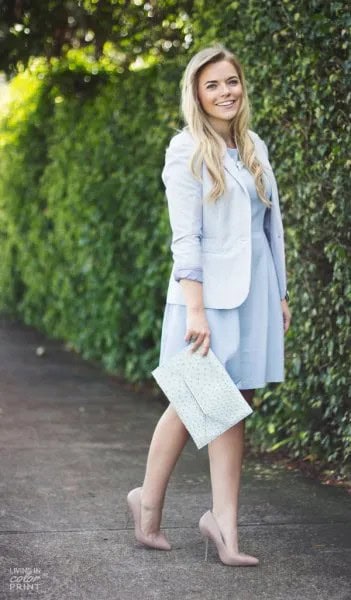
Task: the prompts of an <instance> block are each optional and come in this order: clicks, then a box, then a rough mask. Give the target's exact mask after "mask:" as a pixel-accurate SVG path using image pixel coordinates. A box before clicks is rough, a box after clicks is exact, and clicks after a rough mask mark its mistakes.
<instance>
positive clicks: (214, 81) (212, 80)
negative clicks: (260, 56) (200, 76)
mask: <svg viewBox="0 0 351 600" xmlns="http://www.w3.org/2000/svg"><path fill="white" fill-rule="evenodd" d="M234 78H235V79H239V77H238V76H237V75H231V76H230V77H227V79H226V81H228V79H234ZM208 83H218V81H217V79H210V80H209V81H206V82H205V83H204V85H207V84H208Z"/></svg>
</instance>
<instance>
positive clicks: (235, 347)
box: [159, 148, 284, 390]
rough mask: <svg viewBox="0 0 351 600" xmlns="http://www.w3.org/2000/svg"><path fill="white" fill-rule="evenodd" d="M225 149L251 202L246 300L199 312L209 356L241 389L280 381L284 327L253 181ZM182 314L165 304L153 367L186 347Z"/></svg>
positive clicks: (261, 208) (191, 275) (261, 206)
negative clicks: (207, 337)
mask: <svg viewBox="0 0 351 600" xmlns="http://www.w3.org/2000/svg"><path fill="white" fill-rule="evenodd" d="M227 150H228V152H229V154H230V156H231V157H232V158H233V160H234V163H235V165H236V168H237V171H238V175H239V176H240V177H241V179H242V181H243V183H244V184H245V185H246V188H247V190H248V192H249V195H250V200H251V228H252V235H251V243H252V259H251V261H252V262H251V282H250V289H249V293H248V296H247V297H246V299H245V301H244V302H243V303H242V304H241V305H240V306H238V307H236V308H229V309H222V308H221V309H217V308H205V312H206V316H207V320H208V324H209V328H210V331H211V338H210V342H211V349H212V351H213V352H214V353H215V355H216V356H217V358H218V359H219V360H220V362H221V363H222V364H223V366H224V367H225V369H226V370H227V372H228V373H229V375H230V377H231V378H232V380H233V381H234V383H235V384H236V385H237V387H238V388H239V389H242V390H245V389H255V388H262V387H264V386H265V385H266V384H267V383H268V382H280V381H284V327H283V315H282V309H281V301H280V293H279V287H278V279H277V275H276V271H275V267H274V262H273V257H272V252H271V249H270V246H269V243H268V240H267V237H266V234H265V232H264V228H263V219H264V214H265V210H266V208H267V207H266V205H265V204H263V202H262V201H261V200H260V198H259V197H258V195H257V192H256V188H255V184H254V178H253V176H252V175H251V173H250V172H249V171H248V170H247V169H246V167H243V165H242V163H241V162H240V161H238V154H237V149H235V148H227ZM270 194H271V190H268V196H270ZM267 210H270V209H269V208H268V209H267ZM229 276H230V274H229V273H228V277H229ZM188 278H189V279H197V274H196V273H191V272H189V274H188ZM186 314H187V308H186V306H183V305H181V304H169V303H166V306H165V311H164V317H163V323H162V334H161V347H160V359H159V364H162V363H163V362H165V361H166V360H167V359H168V358H171V356H173V355H174V354H175V353H176V352H179V351H180V350H182V348H184V347H185V346H187V345H188V344H189V342H186V341H185V340H184V337H185V333H186Z"/></svg>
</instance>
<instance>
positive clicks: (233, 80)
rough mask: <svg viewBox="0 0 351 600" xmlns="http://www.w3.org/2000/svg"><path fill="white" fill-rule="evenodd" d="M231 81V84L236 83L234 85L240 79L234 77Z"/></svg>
mask: <svg viewBox="0 0 351 600" xmlns="http://www.w3.org/2000/svg"><path fill="white" fill-rule="evenodd" d="M229 83H230V84H234V85H235V84H236V83H239V82H238V80H237V79H232V80H231V81H230V82H229Z"/></svg>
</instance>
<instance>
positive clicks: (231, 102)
mask: <svg viewBox="0 0 351 600" xmlns="http://www.w3.org/2000/svg"><path fill="white" fill-rule="evenodd" d="M230 104H234V100H230V102H218V106H229V105H230Z"/></svg>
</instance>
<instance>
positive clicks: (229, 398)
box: [151, 345, 253, 450]
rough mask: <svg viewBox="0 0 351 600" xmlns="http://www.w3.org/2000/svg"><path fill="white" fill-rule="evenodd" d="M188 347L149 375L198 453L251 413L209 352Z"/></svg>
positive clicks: (224, 371)
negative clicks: (161, 391) (182, 424)
mask: <svg viewBox="0 0 351 600" xmlns="http://www.w3.org/2000/svg"><path fill="white" fill-rule="evenodd" d="M200 350H201V346H200V348H198V349H197V350H196V352H191V350H190V345H189V346H186V347H185V348H183V350H181V351H180V352H178V353H177V354H175V355H174V356H172V358H170V359H169V360H168V361H167V362H165V363H163V364H162V365H159V366H158V367H157V368H156V369H154V370H153V371H151V374H152V375H153V377H154V378H155V379H156V381H157V383H158V384H159V386H160V388H161V389H162V390H163V392H164V393H165V395H166V396H167V398H168V400H169V401H170V403H171V404H172V406H173V407H174V409H175V410H176V412H177V414H178V416H179V418H180V419H181V420H182V422H183V423H184V425H185V427H186V428H187V430H188V432H189V434H190V435H191V437H192V438H193V440H194V442H195V444H196V446H197V448H198V450H200V448H202V447H203V446H205V445H206V444H208V443H209V442H211V441H212V440H214V439H215V438H216V437H218V436H219V435H221V433H224V432H225V431H226V430H227V429H229V428H230V427H232V426H233V425H235V424H236V423H239V421H241V420H242V419H244V418H245V417H247V416H248V415H250V414H251V413H252V412H253V410H252V408H251V407H250V405H249V404H248V403H247V402H246V400H245V398H244V396H243V395H242V394H241V393H240V391H239V389H238V388H237V386H236V385H235V383H234V382H233V381H232V379H231V378H230V376H229V375H228V373H227V371H226V370H225V368H224V367H223V365H222V364H221V363H220V361H219V360H218V358H217V357H216V355H215V354H214V353H213V351H212V350H211V348H210V349H209V351H208V353H207V355H206V356H202V354H201V352H200Z"/></svg>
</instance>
